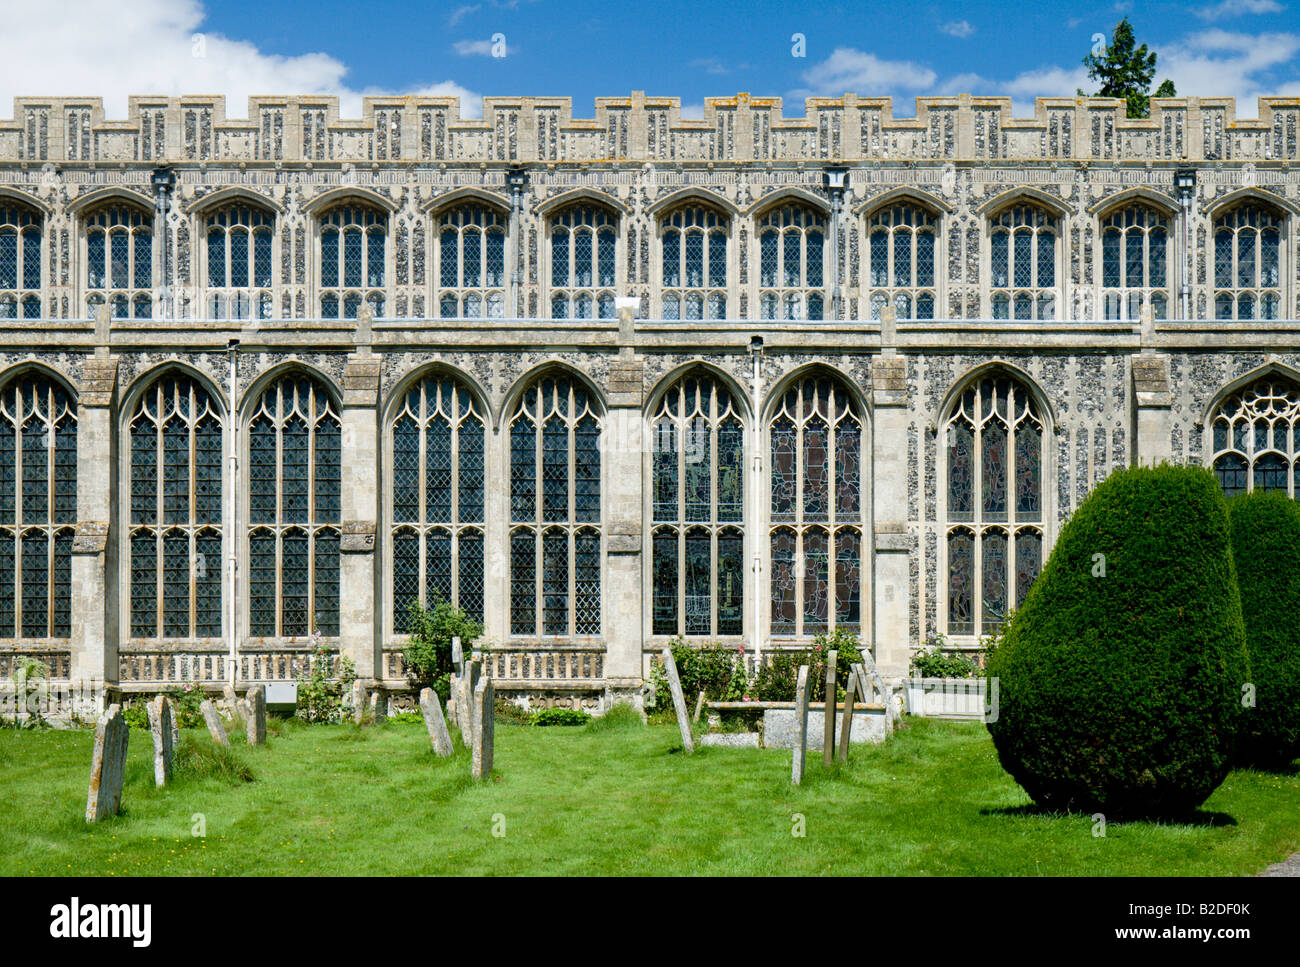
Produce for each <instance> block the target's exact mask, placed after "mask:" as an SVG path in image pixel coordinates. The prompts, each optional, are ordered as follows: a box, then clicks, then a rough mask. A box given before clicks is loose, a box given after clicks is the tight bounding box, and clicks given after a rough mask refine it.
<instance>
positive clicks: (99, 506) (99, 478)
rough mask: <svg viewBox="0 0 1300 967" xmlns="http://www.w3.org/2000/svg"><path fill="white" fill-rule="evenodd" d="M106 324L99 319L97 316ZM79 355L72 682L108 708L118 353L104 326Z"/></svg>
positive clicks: (114, 633) (112, 676) (112, 677)
mask: <svg viewBox="0 0 1300 967" xmlns="http://www.w3.org/2000/svg"><path fill="white" fill-rule="evenodd" d="M101 327H102V328H104V329H106V328H107V322H106V320H101ZM101 339H102V340H103V343H102V345H101V348H100V349H99V350H97V351H96V354H95V357H94V358H92V359H88V360H86V362H85V366H84V369H83V371H82V372H83V375H82V380H81V392H80V394H79V396H78V399H77V527H76V535H75V537H74V538H73V542H72V600H71V611H72V662H71V664H72V669H71V672H70V675H71V678H72V681H73V682H78V683H82V684H83V685H84V686H85V687H87V688H89V689H90V690H91V694H94V695H95V696H97V701H96V708H95V710H94V711H96V712H98V711H102V710H103V709H104V708H106V707H107V703H106V701H105V700H104V695H103V690H104V689H109V690H116V688H117V685H118V657H117V643H118V620H117V617H118V616H117V611H118V599H117V584H118V582H117V580H116V572H117V547H116V541H115V535H116V529H115V528H114V527H112V525H111V521H112V520H113V519H114V515H115V513H116V507H117V495H116V483H117V474H116V472H115V471H116V469H117V443H116V434H114V432H113V423H114V421H115V420H116V419H117V359H115V358H113V357H111V356H109V355H108V350H107V333H106V332H105V333H103V334H102V335H101Z"/></svg>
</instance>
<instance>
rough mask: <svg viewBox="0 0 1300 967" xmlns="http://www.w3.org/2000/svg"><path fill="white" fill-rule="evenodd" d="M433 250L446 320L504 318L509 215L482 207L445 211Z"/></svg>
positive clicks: (439, 299) (441, 306) (440, 305)
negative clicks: (507, 217) (434, 250)
mask: <svg viewBox="0 0 1300 967" xmlns="http://www.w3.org/2000/svg"><path fill="white" fill-rule="evenodd" d="M434 247H435V249H436V257H437V262H438V267H437V269H436V271H435V272H434V278H436V279H437V280H438V306H439V314H440V315H441V316H442V317H443V318H444V319H484V318H488V319H501V318H504V317H505V314H506V312H505V310H506V302H505V285H506V216H505V215H504V214H503V213H501V212H498V211H497V210H496V209H493V208H488V207H486V206H483V205H462V206H460V207H458V208H453V209H450V210H449V211H446V212H443V213H442V215H440V216H439V218H438V233H437V242H436V244H435V246H434Z"/></svg>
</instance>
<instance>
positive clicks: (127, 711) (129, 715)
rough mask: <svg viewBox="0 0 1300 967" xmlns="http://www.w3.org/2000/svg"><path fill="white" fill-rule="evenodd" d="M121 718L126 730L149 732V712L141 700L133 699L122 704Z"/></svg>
mask: <svg viewBox="0 0 1300 967" xmlns="http://www.w3.org/2000/svg"><path fill="white" fill-rule="evenodd" d="M122 718H123V720H125V722H126V724H127V727H128V728H132V729H144V730H145V731H148V730H149V710H148V709H147V708H146V707H145V700H144V699H143V698H133V699H131V700H130V701H129V702H123V703H122Z"/></svg>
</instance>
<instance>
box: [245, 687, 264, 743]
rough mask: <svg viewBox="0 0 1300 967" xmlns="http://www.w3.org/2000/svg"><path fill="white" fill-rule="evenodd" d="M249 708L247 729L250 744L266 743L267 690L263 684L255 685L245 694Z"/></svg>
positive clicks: (246, 721)
mask: <svg viewBox="0 0 1300 967" xmlns="http://www.w3.org/2000/svg"><path fill="white" fill-rule="evenodd" d="M244 704H245V705H246V706H247V708H248V718H247V719H246V720H245V723H244V724H245V729H246V733H247V735H248V744H249V745H266V691H265V690H264V689H263V688H262V686H261V685H254V686H253V687H252V688H250V689H249V690H248V693H247V694H246V695H245V696H244Z"/></svg>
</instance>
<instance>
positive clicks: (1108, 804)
mask: <svg viewBox="0 0 1300 967" xmlns="http://www.w3.org/2000/svg"><path fill="white" fill-rule="evenodd" d="M1247 667H1248V666H1247V659H1246V652H1245V638H1244V631H1243V627H1242V618H1241V602H1240V598H1239V596H1238V592H1237V581H1236V575H1235V573H1234V570H1233V563H1232V549H1231V543H1230V534H1229V525H1228V512H1227V505H1226V502H1225V501H1224V499H1223V497H1222V495H1221V494H1220V492H1219V487H1218V484H1217V483H1216V481H1215V480H1214V477H1213V476H1212V475H1211V474H1210V473H1209V472H1207V471H1205V470H1201V469H1196V468H1191V467H1171V466H1160V467H1156V468H1149V467H1135V468H1132V469H1126V470H1120V471H1117V472H1115V473H1113V474H1111V476H1110V477H1108V478H1107V479H1106V480H1105V481H1104V482H1102V483H1101V484H1100V485H1099V486H1098V487H1097V488H1096V490H1094V491H1093V492H1092V494H1091V495H1090V496H1089V497H1088V498H1087V499H1086V500H1085V501H1084V502H1083V504H1082V505H1081V506H1080V507H1079V508H1078V509H1077V510H1076V511H1075V512H1074V514H1073V516H1072V517H1071V518H1070V520H1069V522H1068V523H1067V524H1066V525H1065V527H1064V528H1063V529H1062V531H1061V534H1060V537H1059V539H1058V540H1057V542H1056V546H1055V548H1053V550H1052V554H1051V557H1050V559H1049V560H1048V562H1047V564H1046V566H1045V567H1044V568H1043V571H1042V573H1041V574H1040V575H1039V577H1038V580H1037V581H1036V582H1035V583H1034V586H1033V588H1032V589H1031V590H1030V592H1029V594H1028V595H1027V597H1026V600H1025V602H1024V604H1023V605H1022V606H1021V607H1020V609H1019V610H1018V611H1016V613H1015V614H1014V615H1013V616H1012V617H1011V619H1010V620H1009V622H1008V624H1007V626H1006V628H1005V629H1004V633H1003V635H1002V640H1001V641H1000V642H998V644H997V645H996V647H994V648H993V649H992V650H991V652H990V654H989V658H988V675H989V676H990V679H992V678H996V679H997V680H998V709H997V715H996V718H994V717H993V716H992V715H990V721H989V723H988V729H989V732H990V733H991V734H992V736H993V742H994V745H995V746H996V747H997V751H998V758H999V760H1000V761H1001V763H1002V766H1003V768H1005V769H1006V770H1007V771H1008V772H1009V773H1011V775H1012V777H1013V778H1015V780H1016V781H1017V782H1019V783H1020V785H1021V786H1023V787H1024V789H1025V791H1026V792H1028V793H1029V795H1030V796H1031V797H1033V799H1034V801H1035V802H1036V803H1038V804H1039V805H1040V806H1043V807H1046V808H1051V809H1066V810H1084V811H1088V812H1093V811H1099V812H1103V813H1105V814H1106V815H1107V816H1130V817H1137V816H1162V815H1163V816H1172V815H1181V814H1184V813H1186V812H1187V811H1189V810H1191V809H1194V808H1195V807H1196V806H1198V805H1200V804H1201V803H1202V802H1204V801H1205V799H1206V797H1207V796H1209V795H1210V793H1211V792H1213V791H1214V789H1215V787H1217V786H1218V785H1219V783H1220V782H1222V781H1223V779H1224V777H1225V776H1226V775H1227V773H1228V769H1229V763H1230V759H1231V756H1232V751H1233V742H1234V739H1235V730H1236V726H1237V719H1238V717H1239V713H1240V710H1241V703H1240V694H1241V691H1240V690H1241V685H1242V684H1243V683H1244V682H1245V681H1247V671H1246V669H1247Z"/></svg>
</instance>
